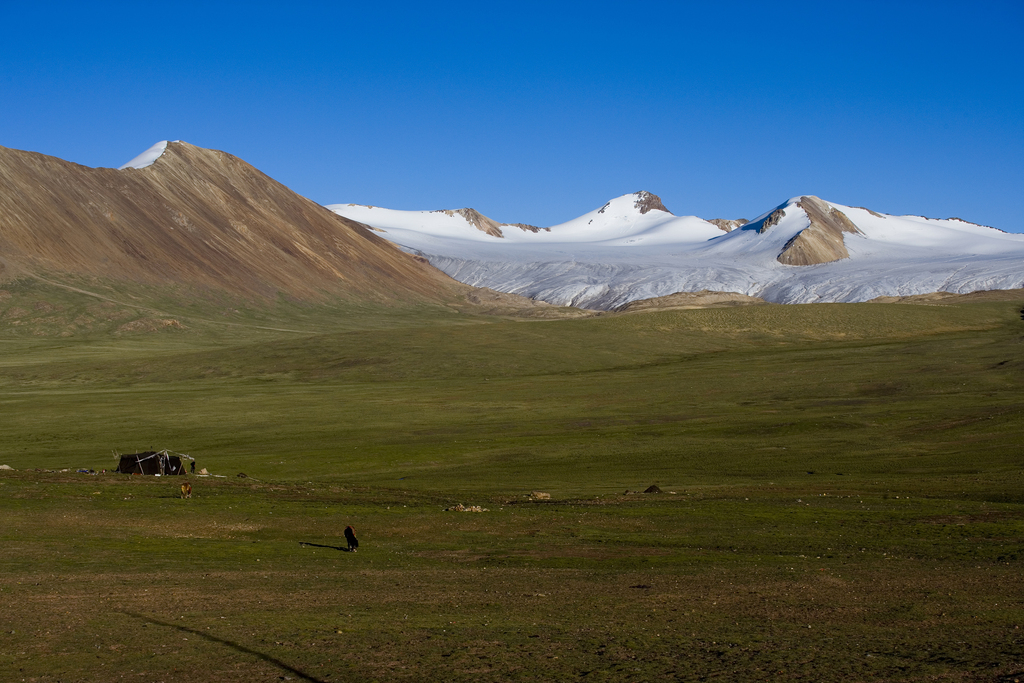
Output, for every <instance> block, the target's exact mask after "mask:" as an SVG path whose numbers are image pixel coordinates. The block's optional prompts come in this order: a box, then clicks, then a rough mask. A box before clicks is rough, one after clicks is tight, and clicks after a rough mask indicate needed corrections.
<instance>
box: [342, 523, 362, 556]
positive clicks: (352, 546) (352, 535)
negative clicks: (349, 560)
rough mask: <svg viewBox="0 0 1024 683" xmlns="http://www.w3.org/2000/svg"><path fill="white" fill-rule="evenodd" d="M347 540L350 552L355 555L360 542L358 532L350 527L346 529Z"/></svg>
mask: <svg viewBox="0 0 1024 683" xmlns="http://www.w3.org/2000/svg"><path fill="white" fill-rule="evenodd" d="M345 540H346V541H347V542H348V551H349V552H350V553H354V552H355V551H356V549H357V548H358V547H359V541H358V540H357V539H356V530H355V529H353V528H352V527H350V526H347V527H345Z"/></svg>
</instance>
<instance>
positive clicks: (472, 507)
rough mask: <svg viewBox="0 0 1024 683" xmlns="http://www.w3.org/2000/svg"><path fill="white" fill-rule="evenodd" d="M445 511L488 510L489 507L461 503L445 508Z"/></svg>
mask: <svg viewBox="0 0 1024 683" xmlns="http://www.w3.org/2000/svg"><path fill="white" fill-rule="evenodd" d="M444 511H445V512H488V510H487V508H482V507H480V506H479V505H463V504H462V503H459V504H458V505H454V506H452V507H450V508H445V509H444Z"/></svg>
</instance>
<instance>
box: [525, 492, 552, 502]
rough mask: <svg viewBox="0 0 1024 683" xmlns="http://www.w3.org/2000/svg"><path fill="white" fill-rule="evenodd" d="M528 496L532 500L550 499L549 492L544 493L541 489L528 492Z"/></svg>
mask: <svg viewBox="0 0 1024 683" xmlns="http://www.w3.org/2000/svg"><path fill="white" fill-rule="evenodd" d="M530 498H533V499H534V500H551V494H550V493H544V492H543V491H533V492H532V493H530Z"/></svg>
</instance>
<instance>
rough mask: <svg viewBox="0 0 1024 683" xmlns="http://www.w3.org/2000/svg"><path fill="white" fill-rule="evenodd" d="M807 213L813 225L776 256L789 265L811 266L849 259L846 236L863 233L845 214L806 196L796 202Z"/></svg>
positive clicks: (794, 237) (798, 234) (795, 237)
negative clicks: (844, 235)
mask: <svg viewBox="0 0 1024 683" xmlns="http://www.w3.org/2000/svg"><path fill="white" fill-rule="evenodd" d="M797 206H798V207H800V208H801V209H803V210H804V213H806V214H807V218H808V219H809V220H810V225H809V226H807V227H806V228H804V229H803V230H801V231H800V232H799V233H797V234H796V235H794V236H793V237H792V238H791V239H790V240H789V241H788V242H786V245H785V246H784V247H783V248H782V251H781V252H780V253H779V255H778V257H777V259H776V260H777V261H778V262H779V263H783V264H785V265H787V266H811V265H815V264H818V263H831V262H832V261H839V260H841V259H844V258H849V257H850V252H849V251H847V249H846V244H845V243H844V241H843V234H844V233H850V234H853V235H860V234H862V233H861V231H860V230H858V229H857V226H856V225H854V224H853V222H852V221H851V220H850V219H849V218H848V217H847V216H846V214H845V213H843V212H842V211H840V210H839V209H836V208H835V207H833V206H831V205H829V204H827V203H826V202H823V201H822V200H820V199H818V198H817V197H814V196H804V197H801V198H800V201H798V202H797Z"/></svg>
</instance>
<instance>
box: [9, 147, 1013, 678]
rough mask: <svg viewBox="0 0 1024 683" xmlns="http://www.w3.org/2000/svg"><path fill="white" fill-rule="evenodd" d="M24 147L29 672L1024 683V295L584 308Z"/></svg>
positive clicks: (22, 580)
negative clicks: (152, 465) (168, 458)
mask: <svg viewBox="0 0 1024 683" xmlns="http://www.w3.org/2000/svg"><path fill="white" fill-rule="evenodd" d="M0 153H2V154H0V162H2V163H0V172H2V173H0V175H3V177H2V180H4V183H5V185H4V186H5V187H16V188H18V190H17V192H16V193H9V194H0V200H3V202H4V204H3V206H2V207H0V208H2V209H3V215H4V222H3V223H0V238H2V239H0V411H2V415H3V419H2V420H0V464H2V465H5V466H7V467H5V468H4V469H2V470H0V508H2V513H0V514H2V519H3V525H2V527H0V536H2V543H0V679H3V680H12V681H21V680H25V681H38V682H44V681H45V682H47V683H51V682H56V681H64V682H67V681H108V680H111V681H112V680H146V681H246V682H248V681H257V680H303V681H410V682H412V681H465V682H467V683H468V682H474V683H477V682H482V681H495V682H499V681H566V680H580V681H675V680H681V681H690V680H739V681H758V680H763V681H778V680H782V681H785V680H814V681H851V680H852V681H893V680H900V681H935V680H941V681H1016V680H1019V679H1021V678H1024V631H1022V629H1021V627H1022V626H1024V587H1022V583H1021V581H1020V575H1021V572H1020V568H1021V561H1022V559H1024V446H1022V444H1024V290H1021V289H1005V290H993V291H978V292H974V293H961V294H950V293H943V292H937V293H929V294H921V295H917V296H910V297H890V298H887V299H885V300H884V301H876V302H870V303H809V304H785V305H784V304H772V303H764V302H763V301H760V300H754V299H753V298H752V297H747V299H749V301H748V300H746V299H742V298H739V297H732V298H730V297H728V296H720V297H717V298H716V297H715V296H711V295H707V293H705V295H707V296H704V297H703V298H701V296H695V297H694V298H695V299H697V300H699V301H697V302H696V303H695V302H694V301H691V300H688V299H687V300H684V299H685V297H684V298H683V299H681V298H680V296H681V295H677V296H676V297H675V298H673V297H666V298H665V299H664V300H662V301H660V302H659V301H658V300H651V301H648V302H643V304H644V305H637V306H635V307H630V308H628V309H625V310H618V311H595V310H580V309H577V308H563V307H559V306H555V305H549V304H543V303H540V302H537V301H532V300H527V299H524V298H522V297H517V296H514V295H512V294H509V293H500V292H494V291H491V290H482V289H475V288H473V287H470V286H468V285H466V284H462V283H459V282H456V281H454V280H450V279H448V278H447V277H446V276H444V275H443V274H441V273H440V272H438V271H436V270H434V269H433V268H431V267H430V266H429V264H427V263H426V262H425V259H423V258H418V257H416V256H414V255H410V254H407V253H404V252H402V251H400V250H399V249H398V248H396V247H394V246H393V245H392V244H391V243H390V242H387V241H386V240H384V239H381V238H380V237H378V236H377V235H376V234H375V233H374V232H373V231H371V230H369V229H368V228H366V226H364V225H362V224H360V223H356V222H354V221H352V220H349V219H346V218H342V217H340V216H338V215H336V214H334V213H332V212H331V211H328V210H327V209H326V208H324V207H320V206H318V205H316V204H314V203H313V202H310V201H308V200H305V199H303V198H301V197H299V196H298V195H295V194H294V193H291V192H290V191H289V190H287V188H285V187H284V186H282V185H280V184H278V183H276V182H274V181H272V180H271V179H269V178H268V177H266V176H264V175H262V174H261V173H259V171H256V170H255V169H253V168H252V167H250V166H248V165H247V164H245V162H242V161H241V160H239V159H237V158H235V157H232V156H231V155H228V154H225V153H222V152H213V151H210V150H202V149H200V148H196V147H192V146H190V145H185V144H179V143H174V144H172V145H170V146H168V147H167V151H166V152H165V153H164V154H163V156H161V157H160V158H159V159H158V160H157V161H156V163H154V164H152V165H151V166H148V167H145V168H139V169H129V170H126V171H115V170H113V169H89V168H85V167H81V166H76V165H74V164H70V163H67V162H62V161H60V160H56V159H52V158H49V157H43V156H42V155H35V154H32V153H28V152H16V151H14V150H6V149H2V148H0ZM126 198H128V199H126ZM805 203H806V200H805ZM786 267H798V266H786ZM810 267H814V266H810ZM163 449H169V450H170V451H172V452H176V453H183V454H188V455H189V456H191V457H193V458H195V459H196V473H195V474H188V475H185V476H170V477H168V476H141V475H130V474H121V473H114V472H112V471H111V470H113V469H114V468H115V467H116V466H117V464H118V460H117V457H118V455H120V454H128V453H139V452H145V451H160V450H163ZM185 482H188V483H189V484H191V487H192V489H191V497H190V498H184V497H183V492H182V490H181V485H182V484H183V483H185ZM347 526H351V527H353V528H354V530H355V533H356V534H358V539H359V545H358V552H353V551H351V550H353V549H350V548H349V547H348V546H347V544H346V541H345V537H344V530H345V528H346V527H347Z"/></svg>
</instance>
